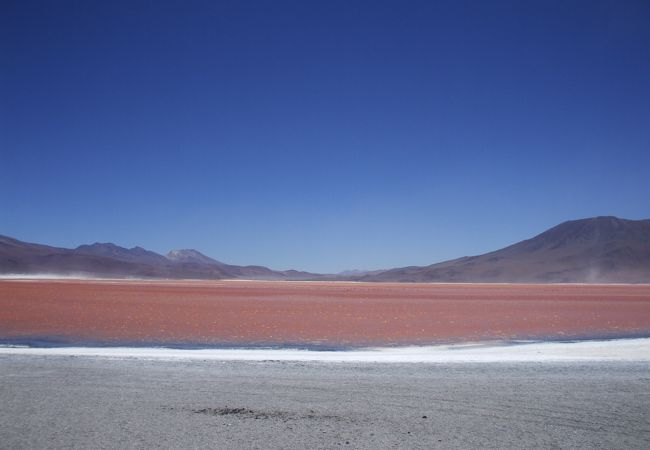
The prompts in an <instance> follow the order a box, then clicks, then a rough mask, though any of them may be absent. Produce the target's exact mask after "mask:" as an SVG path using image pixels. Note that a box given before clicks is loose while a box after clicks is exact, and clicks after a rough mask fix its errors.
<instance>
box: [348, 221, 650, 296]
mask: <svg viewBox="0 0 650 450" xmlns="http://www.w3.org/2000/svg"><path fill="white" fill-rule="evenodd" d="M357 279H358V280H363V281H415V282H512V283H524V282H525V283H598V282H601V283H604V282H611V283H649V282H650V220H625V219H619V218H616V217H594V218H589V219H582V220H573V221H569V222H564V223H562V224H560V225H557V226H556V227H553V228H551V229H550V230H547V231H545V232H543V233H541V234H539V235H538V236H535V237H533V238H532V239H528V240H525V241H522V242H519V243H517V244H514V245H511V246H509V247H506V248H503V249H501V250H497V251H494V252H490V253H486V254H484V255H479V256H470V257H464V258H459V259H455V260H451V261H445V262H442V263H438V264H432V265H430V266H425V267H418V266H412V267H403V268H398V269H391V270H387V271H384V272H381V273H379V274H374V275H369V276H364V277H359V278H357Z"/></svg>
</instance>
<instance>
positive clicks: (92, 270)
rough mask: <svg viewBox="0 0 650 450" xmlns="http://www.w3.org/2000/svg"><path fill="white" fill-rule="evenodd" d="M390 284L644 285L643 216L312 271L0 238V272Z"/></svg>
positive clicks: (646, 236) (648, 271) (646, 228)
mask: <svg viewBox="0 0 650 450" xmlns="http://www.w3.org/2000/svg"><path fill="white" fill-rule="evenodd" d="M3 273H4V274H52V275H85V276H93V277H138V278H197V279H226V278H231V279H232V278H234V279H237V278H238V279H264V280H348V281H391V282H407V281H411V282H450V283H453V282H489V283H492V282H509V283H650V220H626V219H619V218H616V217H594V218H589V219H581V220H572V221H569V222H564V223H562V224H560V225H557V226H556V227H553V228H551V229H550V230H547V231H545V232H543V233H541V234H539V235H537V236H535V237H533V238H531V239H528V240H525V241H522V242H519V243H516V244H514V245H511V246H509V247H506V248H503V249H501V250H496V251H493V252H490V253H486V254H484V255H478V256H466V257H463V258H458V259H454V260H451V261H445V262H441V263H437V264H432V265H430V266H423V267H421V266H411V267H402V268H397V269H390V270H384V271H372V272H360V271H347V272H344V273H341V274H337V275H319V274H314V273H309V272H299V271H296V270H285V271H278V270H272V269H269V268H268V267H264V266H237V265H231V264H225V263H222V262H220V261H217V260H215V259H212V258H210V257H208V256H205V255H203V254H202V253H200V252H198V251H196V250H188V249H186V250H172V251H171V252H169V253H168V254H167V256H163V255H159V254H158V253H155V252H152V251H149V250H145V249H143V248H142V247H133V248H131V249H127V248H124V247H120V246H118V245H115V244H111V243H103V244H102V243H95V244H91V245H81V246H79V247H77V248H76V249H66V248H58V247H50V246H47V245H40V244H31V243H27V242H22V241H19V240H17V239H13V238H10V237H6V236H0V274H3Z"/></svg>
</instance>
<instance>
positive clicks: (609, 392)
mask: <svg viewBox="0 0 650 450" xmlns="http://www.w3.org/2000/svg"><path fill="white" fill-rule="evenodd" d="M649 374H650V364H649V363H639V362H637V363H624V362H617V363H602V362H601V363H595V362H592V363H576V362H574V363H566V362H565V363H550V362H547V363H544V364H539V363H517V364H514V363H500V364H492V363H485V364H412V363H411V364H372V363H367V364H356V363H349V364H337V363H317V362H309V363H305V362H277V361H276V362H242V361H239V362H235V361H228V362H223V361H187V360H185V361H180V360H175V361H164V360H143V359H107V358H95V357H66V356H47V357H44V356H21V355H0V404H2V408H0V447H1V448H18V449H45V448H79V449H87V448H254V449H266V448H328V449H337V448H359V449H376V448H421V449H425V448H621V449H644V448H648V447H649V446H650V376H649Z"/></svg>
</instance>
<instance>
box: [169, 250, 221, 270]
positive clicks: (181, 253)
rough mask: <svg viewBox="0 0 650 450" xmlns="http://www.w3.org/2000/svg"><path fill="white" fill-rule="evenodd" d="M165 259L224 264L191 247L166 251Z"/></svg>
mask: <svg viewBox="0 0 650 450" xmlns="http://www.w3.org/2000/svg"><path fill="white" fill-rule="evenodd" d="M167 259H169V260H170V261H174V262H179V263H196V264H214V265H221V266H223V265H225V264H224V263H222V262H220V261H217V260H216V259H212V258H210V257H208V256H205V255H204V254H203V253H201V252H199V251H197V250H193V249H183V250H172V251H170V252H169V253H167Z"/></svg>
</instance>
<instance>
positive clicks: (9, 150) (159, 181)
mask: <svg viewBox="0 0 650 450" xmlns="http://www.w3.org/2000/svg"><path fill="white" fill-rule="evenodd" d="M0 52H1V58H0V234H5V235H9V236H13V237H16V238H18V239H22V240H27V241H32V242H41V243H47V244H50V245H57V246H66V247H74V246H77V245H79V244H82V243H91V242H95V241H100V242H108V241H110V242H114V243H116V244H119V245H123V246H126V247H132V246H135V245H140V246H143V247H145V248H148V249H152V250H154V251H158V252H163V253H164V252H167V251H168V250H170V249H172V248H196V249H198V250H200V251H202V252H204V253H205V254H207V255H209V256H212V257H214V258H217V259H220V260H222V261H225V262H229V263H233V264H264V265H268V266H270V267H273V268H277V269H286V268H297V269H304V270H311V271H319V272H336V271H340V270H344V269H353V268H357V269H377V268H389V267H396V266H404V265H425V264H431V263H434V262H438V261H441V260H444V259H449V258H455V257H459V256H463V255H471V254H478V253H482V252H485V251H489V250H494V249H497V248H499V247H502V246H505V245H507V244H510V243H513V242H516V241H519V240H521V239H525V238H528V237H531V236H532V235H534V234H537V233H539V232H541V231H543V230H544V229H546V228H548V227H550V226H553V225H555V224H557V223H559V222H562V221H564V220H569V219H576V218H583V217H589V216H596V215H616V216H619V217H625V218H631V219H640V218H650V2H648V1H646V0H640V1H625V0H612V1H604V2H603V1H595V0H587V1H570V0H568V1H567V0H560V1H552V0H542V1H520V0H515V1H512V2H500V1H475V2H464V1H449V2H436V1H422V2H417V1H401V0H396V1H389V2H385V1H378V0H370V1H353V0H343V1H337V0H321V1H309V0H299V1H294V2H287V1H278V0H269V1H256V2H252V1H232V2H230V1H228V2H222V1H217V0H209V1H181V0H178V1H174V2H169V1H160V0H155V1H133V0H128V1H117V0H110V1H87V0H81V1H67V0H57V1H34V0H4V1H2V2H0Z"/></svg>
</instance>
